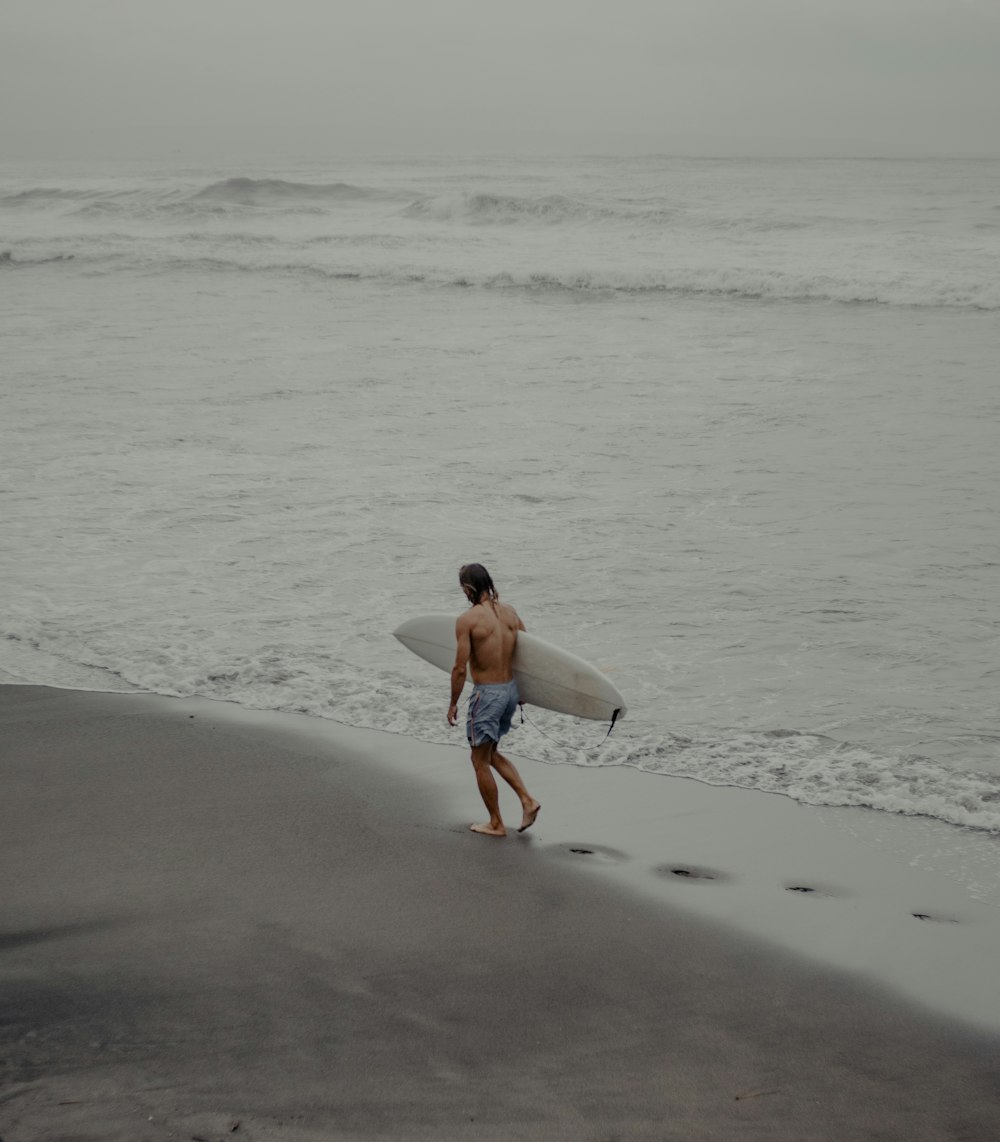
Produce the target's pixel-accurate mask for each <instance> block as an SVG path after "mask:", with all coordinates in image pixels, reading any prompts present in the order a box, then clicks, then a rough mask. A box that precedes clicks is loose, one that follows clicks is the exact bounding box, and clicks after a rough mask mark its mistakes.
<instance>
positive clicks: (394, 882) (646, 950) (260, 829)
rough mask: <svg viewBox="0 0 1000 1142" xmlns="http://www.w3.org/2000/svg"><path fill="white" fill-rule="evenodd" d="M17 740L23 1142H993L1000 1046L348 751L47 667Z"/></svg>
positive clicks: (11, 1126) (10, 1121)
mask: <svg viewBox="0 0 1000 1142" xmlns="http://www.w3.org/2000/svg"><path fill="white" fill-rule="evenodd" d="M199 709H201V707H200V708H199ZM384 736H385V748H386V749H392V750H394V751H397V752H405V750H406V740H405V739H401V738H391V737H389V736H388V735H384ZM0 742H2V747H0V748H2V761H0V776H2V789H3V795H2V798H0V859H2V899H0V909H2V910H0V997H2V1000H0V1010H2V1015H0V1038H2V1052H0V1058H2V1071H0V1074H2V1084H3V1085H2V1088H0V1137H2V1139H3V1142H27V1140H36V1139H46V1140H61V1142H70V1140H72V1142H85V1140H87V1142H89V1140H94V1142H97V1140H101V1142H112V1140H119V1139H120V1140H122V1142H124V1140H126V1139H128V1140H131V1142H136V1140H149V1142H159V1140H161V1139H195V1140H197V1139H212V1140H214V1139H219V1138H223V1137H236V1138H245V1139H248V1140H252V1139H288V1140H292V1142H298V1140H306V1139H309V1140H313V1139H315V1140H319V1139H332V1138H336V1139H341V1138H344V1139H427V1140H431V1139H489V1140H493V1139H497V1140H499V1139H540V1140H541V1139H573V1140H576V1139H581V1140H593V1142H611V1140H612V1139H615V1140H619V1142H625V1140H628V1139H658V1140H666V1139H669V1140H677V1142H697V1140H707V1139H720V1140H730V1139H732V1140H743V1139H754V1140H756V1139H759V1140H786V1139H787V1140H789V1142H792V1140H794V1142H807V1140H824V1142H826V1140H829V1142H848V1140H856V1139H879V1140H889V1139H893V1140H895V1139H898V1140H900V1142H904V1140H905V1142H917V1140H926V1142H943V1140H947V1139H954V1140H956V1142H958V1140H961V1142H980V1140H982V1142H991V1140H995V1139H996V1138H998V1137H1000V1077H998V1076H1000V1070H998V1064H1000V1042H998V1040H997V1038H996V1037H992V1036H988V1035H980V1034H975V1033H973V1032H971V1031H969V1030H966V1029H964V1028H963V1027H962V1026H960V1025H958V1024H956V1023H950V1022H946V1021H943V1020H938V1019H934V1018H932V1017H930V1016H928V1015H926V1014H924V1013H922V1012H920V1011H917V1010H915V1009H914V1008H912V1007H910V1006H908V1005H907V1004H905V1003H903V1002H902V1001H901V1000H899V999H898V998H895V997H892V996H889V995H886V994H883V993H882V992H880V991H879V990H877V989H876V988H874V987H872V986H869V985H866V984H863V983H862V982H860V981H858V980H857V979H854V978H852V977H849V976H845V975H841V974H838V973H836V972H834V971H832V970H827V969H826V968H821V967H818V966H817V965H815V964H813V963H810V962H807V961H804V960H798V959H795V958H794V957H792V956H790V955H783V954H781V953H779V952H776V951H775V950H774V949H773V948H770V947H767V946H765V945H763V944H760V943H757V942H754V941H752V940H750V939H747V938H745V937H742V936H737V935H734V934H733V933H732V932H730V931H728V930H726V929H725V928H722V927H720V926H715V925H713V924H711V923H708V922H706V921H704V920H699V919H696V918H694V917H692V916H690V915H688V914H686V913H684V912H682V911H677V910H669V909H667V908H655V907H653V906H651V905H650V903H649V902H648V901H646V900H642V899H640V898H638V897H633V896H631V895H629V894H628V893H626V892H623V891H620V890H617V889H616V888H615V887H614V886H612V885H609V884H607V883H605V882H602V881H601V880H600V879H599V878H594V877H592V876H589V875H588V874H587V873H585V872H584V871H581V870H580V869H578V868H575V867H573V866H572V865H571V864H570V863H568V862H566V861H557V860H550V859H547V858H546V857H545V855H544V854H543V853H542V852H541V851H540V850H539V848H538V846H537V845H536V844H534V843H533V841H532V837H531V834H530V833H529V834H525V835H524V837H519V838H518V837H512V838H508V839H507V840H505V841H494V840H491V839H487V838H482V837H477V836H474V835H472V834H471V833H469V832H467V830H466V829H465V827H464V822H462V821H459V820H457V819H455V818H454V814H453V813H452V812H451V811H450V810H445V809H444V808H443V807H442V806H441V804H440V803H439V802H438V801H436V800H435V798H434V797H432V796H431V795H430V793H429V792H428V790H427V789H426V788H424V787H422V786H421V785H420V783H419V782H418V780H416V779H415V780H413V781H412V782H410V781H406V780H401V779H400V777H399V776H398V774H396V773H395V772H394V771H390V770H388V769H386V768H384V767H381V766H380V765H379V764H378V759H377V758H375V757H371V756H369V757H366V756H364V755H362V754H360V753H359V752H358V751H357V750H356V749H354V748H352V747H351V746H350V745H345V746H344V747H342V748H330V747H328V746H324V745H323V744H321V743H320V742H319V741H318V740H317V741H310V739H309V738H308V737H307V736H296V735H293V734H287V733H283V732H281V730H280V728H275V729H274V730H273V731H267V730H262V729H261V727H260V725H258V724H254V725H249V724H248V725H247V726H245V727H241V726H240V725H239V723H238V722H234V720H233V719H232V718H223V717H218V718H215V717H213V716H212V715H211V713H208V714H205V713H202V712H199V713H198V714H196V715H194V716H192V715H191V713H190V712H189V710H188V709H187V708H186V707H185V706H184V704H183V703H179V702H173V701H171V700H170V699H162V698H152V697H146V696H138V695H101V694H90V693H81V692H75V691H58V690H51V689H45V688H41V687H25V686H0ZM455 781H456V782H469V783H470V788H471V775H470V773H469V772H468V771H467V770H466V769H464V768H462V769H460V770H458V771H457V772H456V774H455ZM612 811H613V807H609V812H612Z"/></svg>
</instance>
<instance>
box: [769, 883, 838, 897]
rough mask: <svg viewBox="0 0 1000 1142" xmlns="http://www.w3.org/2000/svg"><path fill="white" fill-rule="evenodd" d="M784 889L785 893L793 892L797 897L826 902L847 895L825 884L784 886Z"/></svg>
mask: <svg viewBox="0 0 1000 1142" xmlns="http://www.w3.org/2000/svg"><path fill="white" fill-rule="evenodd" d="M784 888H785V891H786V892H794V893H795V894H796V895H797V896H813V897H818V898H820V899H826V900H830V899H834V898H836V897H838V896H846V895H847V893H846V892H842V891H841V890H840V889H839V888H831V887H829V886H828V885H825V884H786V885H785V886H784Z"/></svg>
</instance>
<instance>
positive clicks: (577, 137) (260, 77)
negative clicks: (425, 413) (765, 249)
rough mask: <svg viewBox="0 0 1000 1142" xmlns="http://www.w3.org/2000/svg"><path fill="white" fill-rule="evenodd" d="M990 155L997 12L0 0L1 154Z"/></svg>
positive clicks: (620, 0) (766, 0)
mask: <svg viewBox="0 0 1000 1142" xmlns="http://www.w3.org/2000/svg"><path fill="white" fill-rule="evenodd" d="M399 149H404V150H407V151H417V150H423V149H431V150H446V151H469V152H475V151H488V150H527V151H533V152H538V151H546V150H553V151H557V152H562V153H565V152H572V151H581V150H582V151H606V152H625V153H630V152H644V151H657V152H668V153H678V154H696V155H718V154H764V155H774V154H792V155H798V154H860V155H927V154H947V155H954V154H972V155H990V156H1000V0H500V2H494V3H489V4H487V3H484V2H482V0H0V157H4V156H5V157H14V158H38V157H44V158H59V157H87V156H88V155H95V156H102V157H103V156H121V157H146V156H150V157H160V156H163V157H169V156H178V155H189V156H190V157H191V158H192V159H194V158H199V159H203V158H205V157H210V156H211V155H217V156H218V157H220V158H235V157H238V156H239V155H241V154H254V153H263V152H268V151H281V152H285V153H288V154H290V155H295V156H296V157H309V156H310V155H313V156H315V157H317V158H323V157H325V156H327V155H330V154H336V153H338V152H340V153H343V152H345V151H346V152H373V151H374V152H385V151H395V150H399Z"/></svg>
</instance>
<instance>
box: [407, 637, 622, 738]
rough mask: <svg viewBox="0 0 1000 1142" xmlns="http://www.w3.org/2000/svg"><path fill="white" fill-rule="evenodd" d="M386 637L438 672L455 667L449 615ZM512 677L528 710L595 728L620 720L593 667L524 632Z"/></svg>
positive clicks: (617, 702) (614, 696)
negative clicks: (584, 722)
mask: <svg viewBox="0 0 1000 1142" xmlns="http://www.w3.org/2000/svg"><path fill="white" fill-rule="evenodd" d="M392 633H393V634H394V635H395V637H396V638H398V639H399V641H400V642H401V643H402V644H403V646H405V647H406V648H407V649H408V650H412V651H413V653H414V654H416V655H419V657H420V658H423V659H425V660H426V661H427V662H430V663H431V664H432V665H434V666H436V667H438V669H440V670H446V671H449V672H450V671H451V668H452V666H453V665H454V664H455V616H454V615H421V616H420V617H419V618H415V619H408V620H407V621H406V622H405V623H403V625H402V626H400V627H398V628H397V629H396V630H394V631H393V632H392ZM514 677H515V678H516V679H517V689H518V693H519V694H520V696H521V701H522V702H527V703H528V704H529V705H532V706H542V707H544V708H545V709H546V710H557V711H558V712H559V713H561V714H574V715H575V716H576V717H578V718H593V719H594V720H595V721H598V722H614V721H616V720H617V719H619V718H623V717H624V716H625V709H626V707H625V699H624V698H623V697H622V696H621V694H620V693H619V692H618V689H617V687H616V686H615V685H614V684H613V683H612V682H611V681H610V679H608V678H607V677H606V676H605V675H603V674H602V673H601V672H600V671H599V670H598V669H597V667H596V666H591V665H590V663H589V662H584V660H583V659H582V658H577V656H576V655H575V654H570V653H569V651H568V650H560V648H559V647H558V646H553V645H552V644H551V643H549V642H546V641H545V640H544V639H541V638H539V637H538V636H537V635H534V634H529V633H528V632H527V631H521V632H519V634H518V636H517V646H516V647H515V648H514Z"/></svg>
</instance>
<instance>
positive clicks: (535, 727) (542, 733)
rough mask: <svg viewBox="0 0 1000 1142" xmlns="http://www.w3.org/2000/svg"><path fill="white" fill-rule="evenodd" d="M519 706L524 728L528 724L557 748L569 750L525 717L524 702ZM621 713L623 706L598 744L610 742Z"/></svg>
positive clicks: (563, 743)
mask: <svg viewBox="0 0 1000 1142" xmlns="http://www.w3.org/2000/svg"><path fill="white" fill-rule="evenodd" d="M518 705H519V706H520V708H521V725H522V726H523V725H524V723H525V722H527V723H528V725H529V726H531V728H532V729H533V730H537V731H538V733H540V734H541V735H542V737H543V738H548V740H549V741H550V742H555V744H556V745H557V746H561V747H562V748H563V749H566V748H567V746H566V744H565V742H561V741H560V740H559V739H558V738H554V737H553V736H552V735H551V734H547V733H546V732H545V731H544V730H543V729H542V727H541V726H539V725H538V724H537V723H535V722H533V721H532V720H531V719H530V718H526V717H525V715H524V703H523V702H519V703H518ZM621 712H622V708H621V706H619V707H618V709H617V710H615V711H614V713H613V714H612V715H611V725H610V726H608V732H607V733H606V734H605V735H604V737H603V738H601V740H600V742H599V743H598V744H599V745H604V743H605V742H606V741H607V740H608V738H609V737H611V731H612V730H613V729H614V728H615V722H617V721H618V715H619V714H620V713H621Z"/></svg>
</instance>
